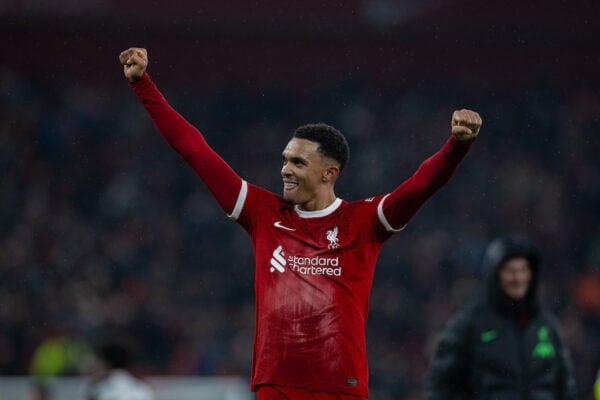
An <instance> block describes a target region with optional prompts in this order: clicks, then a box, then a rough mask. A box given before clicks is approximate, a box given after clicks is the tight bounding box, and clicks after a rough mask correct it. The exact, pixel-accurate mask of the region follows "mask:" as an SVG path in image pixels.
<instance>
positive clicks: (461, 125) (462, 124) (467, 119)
mask: <svg viewBox="0 0 600 400" xmlns="http://www.w3.org/2000/svg"><path fill="white" fill-rule="evenodd" d="M481 122H482V121H481V117H480V116H479V114H477V113H476V112H475V111H471V110H466V109H462V110H457V111H454V114H452V134H453V135H454V137H455V138H456V139H458V140H460V141H469V140H473V139H475V138H476V137H477V135H479V129H480V128H481Z"/></svg>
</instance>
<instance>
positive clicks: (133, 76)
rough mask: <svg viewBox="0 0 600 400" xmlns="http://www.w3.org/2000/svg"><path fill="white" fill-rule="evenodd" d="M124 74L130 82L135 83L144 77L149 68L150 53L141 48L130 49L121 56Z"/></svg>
mask: <svg viewBox="0 0 600 400" xmlns="http://www.w3.org/2000/svg"><path fill="white" fill-rule="evenodd" d="M119 61H120V62H121V64H122V65H123V73H124V74H125V77H126V78H127V79H128V80H129V82H135V81H137V80H138V79H140V78H141V77H142V75H144V72H146V67H148V52H147V51H146V49H142V48H139V47H130V48H129V49H127V50H125V51H122V52H121V54H119Z"/></svg>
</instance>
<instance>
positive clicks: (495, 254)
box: [482, 236, 540, 315]
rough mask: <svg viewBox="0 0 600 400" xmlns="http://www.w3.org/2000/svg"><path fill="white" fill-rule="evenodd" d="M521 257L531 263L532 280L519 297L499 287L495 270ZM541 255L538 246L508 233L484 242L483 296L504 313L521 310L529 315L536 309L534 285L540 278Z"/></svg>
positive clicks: (535, 286)
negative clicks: (525, 292) (510, 294)
mask: <svg viewBox="0 0 600 400" xmlns="http://www.w3.org/2000/svg"><path fill="white" fill-rule="evenodd" d="M517 257H524V258H525V259H527V260H528V261H529V264H530V266H531V284H530V286H529V290H528V291H527V295H526V296H525V298H524V299H522V300H513V299H511V298H510V297H508V296H507V295H506V293H504V291H503V290H502V289H501V287H500V282H499V278H498V270H499V269H500V267H501V266H502V265H503V264H504V263H505V262H506V261H508V260H510V259H513V258H517ZM539 268H540V255H539V252H538V250H537V248H536V247H535V246H534V245H533V244H531V243H530V242H528V241H527V240H525V239H524V238H521V237H518V236H507V237H500V238H497V239H494V240H492V241H491V242H490V244H489V245H488V246H487V248H486V250H485V253H484V255H483V261H482V271H483V279H484V282H483V283H484V284H483V286H482V291H483V293H482V297H483V298H484V299H486V300H487V301H488V302H489V303H490V304H491V305H492V306H493V307H494V308H495V309H497V310H498V311H499V312H501V313H503V314H507V315H517V314H519V313H521V312H523V311H526V312H528V313H529V314H530V315H533V314H535V313H537V311H538V310H539V301H538V298H537V288H538V280H539Z"/></svg>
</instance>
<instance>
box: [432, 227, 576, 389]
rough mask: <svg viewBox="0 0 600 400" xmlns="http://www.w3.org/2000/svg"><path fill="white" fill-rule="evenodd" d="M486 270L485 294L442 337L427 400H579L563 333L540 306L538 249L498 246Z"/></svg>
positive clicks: (522, 244) (516, 241) (510, 241)
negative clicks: (576, 399) (577, 399)
mask: <svg viewBox="0 0 600 400" xmlns="http://www.w3.org/2000/svg"><path fill="white" fill-rule="evenodd" d="M483 269H484V277H485V279H484V281H483V282H482V287H481V292H480V293H479V295H478V296H477V297H476V298H475V300H474V301H473V302H472V303H470V304H468V305H467V306H465V307H463V308H462V309H461V310H460V311H459V312H458V313H457V314H456V315H455V316H454V317H453V318H452V320H451V321H450V322H449V323H448V325H447V328H446V329H445V331H444V332H443V334H442V337H441V339H440V342H439V345H438V347H437V351H436V352H435V356H434V358H433V361H432V365H431V370H430V373H429V375H428V377H427V381H426V387H425V394H426V398H427V399H428V400H442V399H444V400H449V399H457V398H461V399H479V398H498V399H548V400H549V399H556V400H573V399H575V398H576V397H577V396H576V388H575V381H574V377H573V370H572V364H571V362H572V361H571V358H570V355H569V352H568V350H567V348H566V347H565V345H564V343H563V340H562V338H561V333H560V332H559V330H560V327H559V325H558V323H557V321H556V320H555V317H554V316H553V315H552V314H551V313H550V312H549V311H548V310H547V309H545V308H544V307H542V306H541V305H540V304H539V300H538V289H539V281H540V255H539V254H538V251H537V249H536V248H535V247H533V245H531V244H530V243H529V242H527V241H525V240H523V239H521V238H516V237H506V238H498V239H495V240H493V241H492V242H491V243H490V245H489V246H488V248H487V250H486V253H485V255H484V259H483Z"/></svg>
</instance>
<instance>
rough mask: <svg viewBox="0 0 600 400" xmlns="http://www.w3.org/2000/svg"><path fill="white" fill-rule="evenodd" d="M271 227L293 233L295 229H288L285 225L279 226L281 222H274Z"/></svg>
mask: <svg viewBox="0 0 600 400" xmlns="http://www.w3.org/2000/svg"><path fill="white" fill-rule="evenodd" d="M273 226H275V228H279V229H284V230H286V231H295V230H296V229H295V228H289V227H287V226H285V225H281V221H275V222H274V223H273Z"/></svg>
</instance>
